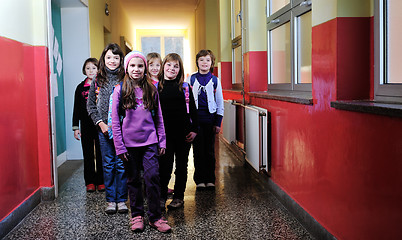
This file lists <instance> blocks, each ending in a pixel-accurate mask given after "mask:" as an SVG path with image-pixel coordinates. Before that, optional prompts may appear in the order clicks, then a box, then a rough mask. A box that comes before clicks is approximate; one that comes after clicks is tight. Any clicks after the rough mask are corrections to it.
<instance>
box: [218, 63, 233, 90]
mask: <svg viewBox="0 0 402 240" xmlns="http://www.w3.org/2000/svg"><path fill="white" fill-rule="evenodd" d="M220 68H221V83H222V89H231V88H232V63H231V62H221V64H220Z"/></svg>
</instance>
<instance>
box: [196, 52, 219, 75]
mask: <svg viewBox="0 0 402 240" xmlns="http://www.w3.org/2000/svg"><path fill="white" fill-rule="evenodd" d="M208 55H209V56H210V57H211V62H212V63H211V68H210V69H209V71H210V72H213V71H214V65H215V55H214V53H213V52H212V51H211V50H209V49H202V50H200V51H199V52H198V53H197V56H196V57H195V64H196V65H197V68H198V69H199V67H198V59H199V58H200V57H205V56H208Z"/></svg>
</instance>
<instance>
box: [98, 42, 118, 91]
mask: <svg viewBox="0 0 402 240" xmlns="http://www.w3.org/2000/svg"><path fill="white" fill-rule="evenodd" d="M109 50H110V51H112V53H113V54H115V55H119V56H120V65H119V67H118V69H119V70H118V71H117V75H118V77H119V79H120V80H121V79H122V78H123V77H124V66H123V60H124V54H123V51H122V50H121V48H120V46H119V45H118V44H116V43H109V44H108V45H107V46H106V47H105V49H103V52H102V54H101V57H100V58H99V69H98V74H97V76H96V79H97V81H98V84H99V86H102V85H103V84H105V83H107V81H108V80H107V79H106V64H105V55H106V53H107V51H109Z"/></svg>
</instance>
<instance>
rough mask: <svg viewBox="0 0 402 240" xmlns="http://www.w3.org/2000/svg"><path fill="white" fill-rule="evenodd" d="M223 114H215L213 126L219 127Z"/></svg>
mask: <svg viewBox="0 0 402 240" xmlns="http://www.w3.org/2000/svg"><path fill="white" fill-rule="evenodd" d="M222 118H223V116H221V115H219V114H215V126H217V127H221V124H222Z"/></svg>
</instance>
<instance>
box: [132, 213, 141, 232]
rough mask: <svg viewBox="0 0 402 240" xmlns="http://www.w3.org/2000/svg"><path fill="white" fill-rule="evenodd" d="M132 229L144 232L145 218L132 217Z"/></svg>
mask: <svg viewBox="0 0 402 240" xmlns="http://www.w3.org/2000/svg"><path fill="white" fill-rule="evenodd" d="M130 224H131V231H133V232H142V231H144V219H143V218H142V217H141V216H136V217H133V218H131V221H130Z"/></svg>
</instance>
